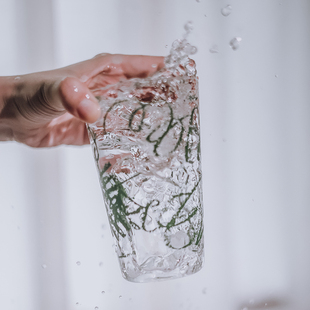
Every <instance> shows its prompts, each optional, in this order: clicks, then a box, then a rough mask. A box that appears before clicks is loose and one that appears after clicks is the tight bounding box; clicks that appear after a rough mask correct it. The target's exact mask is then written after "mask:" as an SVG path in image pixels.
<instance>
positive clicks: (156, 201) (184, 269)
mask: <svg viewBox="0 0 310 310" xmlns="http://www.w3.org/2000/svg"><path fill="white" fill-rule="evenodd" d="M95 94H96V95H97V96H98V98H99V99H100V106H101V110H102V117H101V119H99V120H98V121H97V122H96V123H94V124H89V125H87V128H88V132H89V137H90V140H91V145H92V148H93V152H94V157H95V161H96V165H97V168H98V172H99V178H100V184H101V188H102V192H103V197H104V201H105V205H106V209H107V213H108V217H109V222H110V226H111V230H112V234H113V236H114V238H115V241H116V252H117V255H118V258H119V262H120V267H121V272H122V275H123V276H124V278H125V279H127V280H129V281H133V282H149V281H158V280H161V279H168V278H178V277H182V276H185V275H190V274H193V273H195V272H197V271H199V270H200V269H201V267H202V264H203V259H204V253H203V206H202V177H201V163H200V160H201V156H200V126H199V106H198V78H197V77H196V76H177V77H176V76H165V75H164V74H163V75H162V76H159V75H158V76H157V77H156V78H154V77H152V78H146V79H131V80H127V81H124V82H120V83H118V84H115V85H112V86H109V87H106V88H103V89H100V90H97V91H96V92H95Z"/></svg>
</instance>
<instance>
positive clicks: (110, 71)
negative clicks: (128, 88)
mask: <svg viewBox="0 0 310 310" xmlns="http://www.w3.org/2000/svg"><path fill="white" fill-rule="evenodd" d="M163 67H164V57H162V56H140V55H120V54H115V55H113V54H99V55H97V56H95V57H94V58H92V59H89V60H86V61H83V62H80V63H78V64H75V65H71V66H69V67H67V68H66V69H67V70H70V71H71V73H72V75H73V76H76V77H78V78H79V79H80V80H81V82H84V83H87V82H88V81H89V80H91V78H93V77H95V76H97V75H99V74H105V75H107V76H119V77H122V76H123V77H125V78H133V77H147V76H149V75H152V74H154V73H155V72H156V71H158V70H160V69H161V68H163Z"/></svg>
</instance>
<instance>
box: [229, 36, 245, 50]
mask: <svg viewBox="0 0 310 310" xmlns="http://www.w3.org/2000/svg"><path fill="white" fill-rule="evenodd" d="M241 41H242V38H240V37H235V38H233V39H232V40H231V41H230V42H229V45H230V47H231V48H232V49H233V50H234V51H235V50H237V49H238V48H239V47H240V43H241Z"/></svg>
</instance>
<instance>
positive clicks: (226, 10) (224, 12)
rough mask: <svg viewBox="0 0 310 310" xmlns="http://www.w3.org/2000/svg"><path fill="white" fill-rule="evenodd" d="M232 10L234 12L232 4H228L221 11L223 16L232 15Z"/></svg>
mask: <svg viewBox="0 0 310 310" xmlns="http://www.w3.org/2000/svg"><path fill="white" fill-rule="evenodd" d="M231 12H232V7H231V5H229V4H228V5H226V6H225V7H224V8H222V9H221V13H222V15H223V16H225V17H226V16H228V15H230V14H231Z"/></svg>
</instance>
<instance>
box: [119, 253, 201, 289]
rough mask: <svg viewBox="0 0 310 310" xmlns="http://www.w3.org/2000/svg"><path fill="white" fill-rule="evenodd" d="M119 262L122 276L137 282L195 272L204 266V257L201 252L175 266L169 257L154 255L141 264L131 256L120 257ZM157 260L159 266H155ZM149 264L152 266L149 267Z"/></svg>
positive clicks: (179, 276) (159, 279)
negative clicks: (171, 264) (170, 262)
mask: <svg viewBox="0 0 310 310" xmlns="http://www.w3.org/2000/svg"><path fill="white" fill-rule="evenodd" d="M197 254H198V253H197ZM170 261H171V259H170ZM119 262H120V267H121V271H122V276H123V277H124V278H125V279H126V280H128V281H130V282H136V283H145V282H158V281H165V280H171V279H177V278H182V277H185V276H189V275H192V274H195V273H196V272H198V271H199V270H201V268H202V267H203V263H204V259H203V255H201V254H199V255H197V256H196V257H192V258H191V259H187V260H186V262H184V263H183V264H182V263H181V264H179V265H176V266H174V267H171V266H168V265H169V258H168V257H156V256H153V257H150V258H149V259H148V260H147V261H146V262H144V263H143V264H141V265H138V264H137V262H136V261H135V259H132V258H130V257H125V258H119ZM155 262H156V265H157V266H158V267H154V265H155ZM176 264H178V263H176ZM148 265H149V266H152V267H151V268H150V269H148V268H147V266H148Z"/></svg>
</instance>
